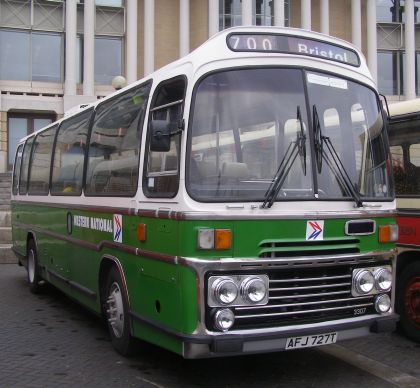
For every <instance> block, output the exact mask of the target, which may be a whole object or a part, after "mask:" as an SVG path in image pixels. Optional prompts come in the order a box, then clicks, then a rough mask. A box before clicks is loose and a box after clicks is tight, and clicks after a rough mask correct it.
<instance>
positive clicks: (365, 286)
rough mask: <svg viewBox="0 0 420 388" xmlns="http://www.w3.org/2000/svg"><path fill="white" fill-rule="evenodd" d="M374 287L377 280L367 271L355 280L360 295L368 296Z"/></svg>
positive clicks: (361, 272)
mask: <svg viewBox="0 0 420 388" xmlns="http://www.w3.org/2000/svg"><path fill="white" fill-rule="evenodd" d="M374 285H375V278H374V277H373V274H372V272H370V271H369V270H367V269H364V270H362V271H360V272H358V273H357V275H356V276H355V278H354V286H355V288H356V291H357V292H358V293H359V294H368V293H369V292H371V291H372V290H373V287H374Z"/></svg>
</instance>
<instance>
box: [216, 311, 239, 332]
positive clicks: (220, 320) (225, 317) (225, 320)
mask: <svg viewBox="0 0 420 388" xmlns="http://www.w3.org/2000/svg"><path fill="white" fill-rule="evenodd" d="M234 322H235V316H234V315H233V312H232V310H229V309H223V310H218V311H217V312H216V314H215V316H214V325H215V326H216V328H217V329H218V330H221V331H228V330H229V329H230V328H231V327H232V326H233V323H234Z"/></svg>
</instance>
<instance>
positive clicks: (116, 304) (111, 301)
mask: <svg viewBox="0 0 420 388" xmlns="http://www.w3.org/2000/svg"><path fill="white" fill-rule="evenodd" d="M106 304H107V307H108V309H107V310H106V313H107V316H108V322H109V324H110V325H111V327H112V331H113V332H114V335H115V337H117V338H121V337H122V336H123V334H124V305H123V299H122V295H121V289H120V286H119V285H118V283H115V282H114V283H112V285H111V287H110V289H109V296H108V299H107V302H106Z"/></svg>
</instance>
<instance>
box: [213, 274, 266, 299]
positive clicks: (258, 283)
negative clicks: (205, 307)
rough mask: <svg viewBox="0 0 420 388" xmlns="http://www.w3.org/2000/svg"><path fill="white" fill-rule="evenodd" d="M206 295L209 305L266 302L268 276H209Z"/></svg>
mask: <svg viewBox="0 0 420 388" xmlns="http://www.w3.org/2000/svg"><path fill="white" fill-rule="evenodd" d="M207 296H208V299H207V300H208V304H209V306H210V307H227V306H249V305H259V304H266V303H267V301H268V276H267V275H233V276H211V277H210V278H209V287H208V295H207Z"/></svg>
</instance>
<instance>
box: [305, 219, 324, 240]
mask: <svg viewBox="0 0 420 388" xmlns="http://www.w3.org/2000/svg"><path fill="white" fill-rule="evenodd" d="M323 239H324V221H308V222H307V223H306V240H307V241H308V240H311V241H315V240H323Z"/></svg>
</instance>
